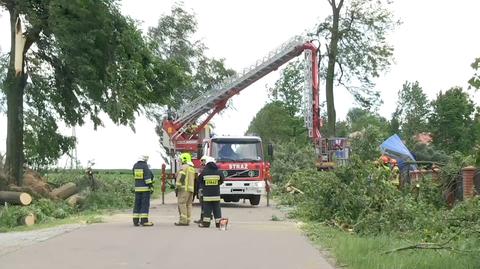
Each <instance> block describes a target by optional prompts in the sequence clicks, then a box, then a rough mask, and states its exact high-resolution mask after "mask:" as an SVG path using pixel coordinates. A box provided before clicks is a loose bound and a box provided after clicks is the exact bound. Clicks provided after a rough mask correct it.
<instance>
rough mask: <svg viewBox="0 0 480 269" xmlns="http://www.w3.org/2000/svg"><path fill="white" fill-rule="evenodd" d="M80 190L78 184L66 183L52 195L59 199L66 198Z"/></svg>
mask: <svg viewBox="0 0 480 269" xmlns="http://www.w3.org/2000/svg"><path fill="white" fill-rule="evenodd" d="M77 192H78V188H77V185H76V184H75V183H73V182H69V183H67V184H64V185H62V186H60V187H58V188H56V189H54V190H53V191H52V195H53V196H54V197H57V198H58V199H62V200H65V199H66V198H68V197H70V196H72V195H73V194H75V193H77Z"/></svg>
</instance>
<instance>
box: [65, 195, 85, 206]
mask: <svg viewBox="0 0 480 269" xmlns="http://www.w3.org/2000/svg"><path fill="white" fill-rule="evenodd" d="M83 201H85V197H84V196H81V195H80V194H74V195H72V196H70V197H69V198H68V199H67V203H68V204H69V205H70V206H71V207H75V206H77V205H79V204H81V203H83Z"/></svg>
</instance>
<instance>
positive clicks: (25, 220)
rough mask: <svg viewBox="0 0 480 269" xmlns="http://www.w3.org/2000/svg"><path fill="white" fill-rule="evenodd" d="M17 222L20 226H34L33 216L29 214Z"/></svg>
mask: <svg viewBox="0 0 480 269" xmlns="http://www.w3.org/2000/svg"><path fill="white" fill-rule="evenodd" d="M18 222H19V223H20V224H22V225H26V226H32V225H33V224H35V215H34V214H33V213H29V214H27V215H26V216H23V217H21V218H20V219H19V220H18Z"/></svg>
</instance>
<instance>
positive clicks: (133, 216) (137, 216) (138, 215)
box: [132, 213, 140, 219]
mask: <svg viewBox="0 0 480 269" xmlns="http://www.w3.org/2000/svg"><path fill="white" fill-rule="evenodd" d="M132 218H134V219H138V218H140V214H137V213H133V214H132Z"/></svg>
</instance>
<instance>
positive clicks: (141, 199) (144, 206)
mask: <svg viewBox="0 0 480 269" xmlns="http://www.w3.org/2000/svg"><path fill="white" fill-rule="evenodd" d="M149 209H150V192H149V191H143V192H135V205H134V206H133V224H135V225H137V224H139V221H140V224H143V223H146V222H148V211H149Z"/></svg>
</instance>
